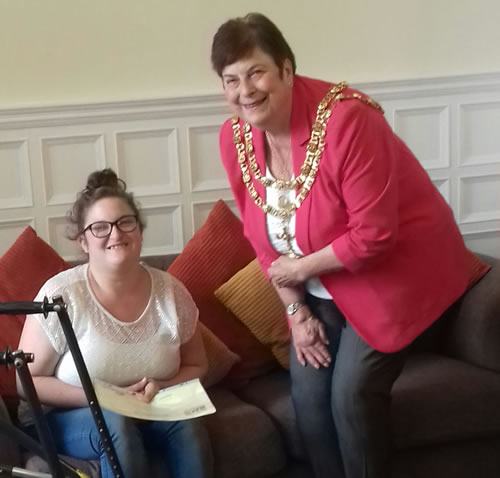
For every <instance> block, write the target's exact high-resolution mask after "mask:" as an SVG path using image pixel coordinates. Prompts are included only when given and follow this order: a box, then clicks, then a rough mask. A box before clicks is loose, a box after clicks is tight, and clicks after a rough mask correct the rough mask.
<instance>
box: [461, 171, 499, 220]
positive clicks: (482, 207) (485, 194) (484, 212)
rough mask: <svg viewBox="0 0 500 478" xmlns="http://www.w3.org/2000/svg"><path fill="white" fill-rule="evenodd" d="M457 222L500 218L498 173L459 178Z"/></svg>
mask: <svg viewBox="0 0 500 478" xmlns="http://www.w3.org/2000/svg"><path fill="white" fill-rule="evenodd" d="M459 196H460V203H459V215H458V217H459V223H460V224H464V223H471V222H484V221H495V220H500V173H499V174H488V175H474V176H472V175H471V176H465V177H461V178H460V183H459Z"/></svg>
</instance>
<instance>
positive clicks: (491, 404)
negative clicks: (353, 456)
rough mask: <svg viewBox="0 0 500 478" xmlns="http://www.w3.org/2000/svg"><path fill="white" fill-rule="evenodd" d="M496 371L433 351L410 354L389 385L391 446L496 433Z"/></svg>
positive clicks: (499, 417) (499, 427)
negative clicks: (392, 442) (398, 373)
mask: <svg viewBox="0 0 500 478" xmlns="http://www.w3.org/2000/svg"><path fill="white" fill-rule="evenodd" d="M499 403H500V374H498V373H496V372H492V371H490V370H486V369H481V368H478V367H476V366H474V365H470V364H468V363H465V362H461V361H458V360H455V359H452V358H448V357H445V356H440V355H437V354H414V355H410V357H409V359H408V361H407V363H406V364H405V367H404V370H403V373H402V374H401V376H400V377H399V378H398V379H397V380H396V382H395V384H394V387H393V390H392V422H393V432H394V442H395V443H394V445H395V448H396V449H405V448H410V447H416V446H428V445H433V444H439V443H446V442H452V441H464V440H473V439H476V438H482V437H489V436H494V435H497V436H500V407H499Z"/></svg>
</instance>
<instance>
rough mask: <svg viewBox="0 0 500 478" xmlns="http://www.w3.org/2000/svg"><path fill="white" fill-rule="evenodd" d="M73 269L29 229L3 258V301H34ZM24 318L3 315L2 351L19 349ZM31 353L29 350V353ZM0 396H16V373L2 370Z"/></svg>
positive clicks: (0, 271) (0, 288)
mask: <svg viewBox="0 0 500 478" xmlns="http://www.w3.org/2000/svg"><path fill="white" fill-rule="evenodd" d="M69 267H70V266H69V264H67V263H66V262H64V260H63V259H62V258H61V257H60V256H59V254H58V253H57V252H56V251H55V250H54V249H52V248H51V247H50V246H49V245H48V244H47V243H45V242H44V241H43V240H42V239H40V238H39V237H38V236H37V235H36V232H35V231H34V230H33V229H32V228H31V227H29V226H28V227H27V228H26V229H25V230H24V231H23V232H22V233H21V235H20V236H19V237H18V238H17V239H16V241H15V242H14V244H12V246H11V247H10V248H9V250H8V251H7V252H6V253H5V254H4V255H3V256H2V257H1V258H0V302H18V301H31V300H33V299H34V298H35V296H36V294H37V292H38V291H39V289H40V288H41V287H42V285H43V284H44V283H45V281H46V280H47V279H49V278H50V277H52V276H53V275H55V274H57V273H58V272H61V271H63V270H66V269H68V268H69ZM24 319H25V316H24V315H22V316H21V315H17V316H4V315H0V350H2V351H3V350H5V349H6V348H7V346H10V348H11V349H15V348H17V346H18V344H19V338H20V336H21V332H22V329H23V324H24ZM25 352H29V350H25ZM0 394H1V395H2V396H4V397H13V396H15V395H16V385H15V373H14V369H13V368H11V369H10V370H9V371H7V370H6V369H5V367H0Z"/></svg>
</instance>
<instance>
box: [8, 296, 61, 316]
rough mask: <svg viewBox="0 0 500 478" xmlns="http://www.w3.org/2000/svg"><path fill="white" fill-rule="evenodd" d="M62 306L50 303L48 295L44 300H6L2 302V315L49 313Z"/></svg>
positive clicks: (45, 314)
mask: <svg viewBox="0 0 500 478" xmlns="http://www.w3.org/2000/svg"><path fill="white" fill-rule="evenodd" d="M59 308H60V306H58V305H56V304H49V301H48V299H47V297H44V298H43V302H4V303H0V315H28V314H43V315H44V316H45V317H47V314H48V313H49V312H52V311H54V310H55V311H57V310H58V309H59Z"/></svg>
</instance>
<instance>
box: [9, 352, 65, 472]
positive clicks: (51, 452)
mask: <svg viewBox="0 0 500 478" xmlns="http://www.w3.org/2000/svg"><path fill="white" fill-rule="evenodd" d="M11 355H12V360H13V363H14V367H16V370H17V375H18V377H19V380H20V382H21V385H22V387H23V390H24V393H25V395H26V399H27V402H28V405H29V407H30V409H31V413H32V414H33V418H34V420H35V428H36V431H37V433H38V438H39V439H40V442H41V444H42V446H43V453H44V458H45V459H46V460H47V463H48V465H49V470H50V473H51V474H52V476H53V477H54V478H64V473H63V471H62V468H61V465H60V463H59V460H58V456H57V450H56V446H55V443H54V439H53V438H52V434H51V433H50V429H49V426H48V424H47V421H46V419H45V415H44V414H43V410H42V406H41V404H40V401H39V400H38V395H37V393H36V389H35V385H34V384H33V379H32V378H31V374H30V372H29V369H28V362H32V361H33V354H25V353H24V352H23V351H22V350H16V351H14V352H12V353H11Z"/></svg>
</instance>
